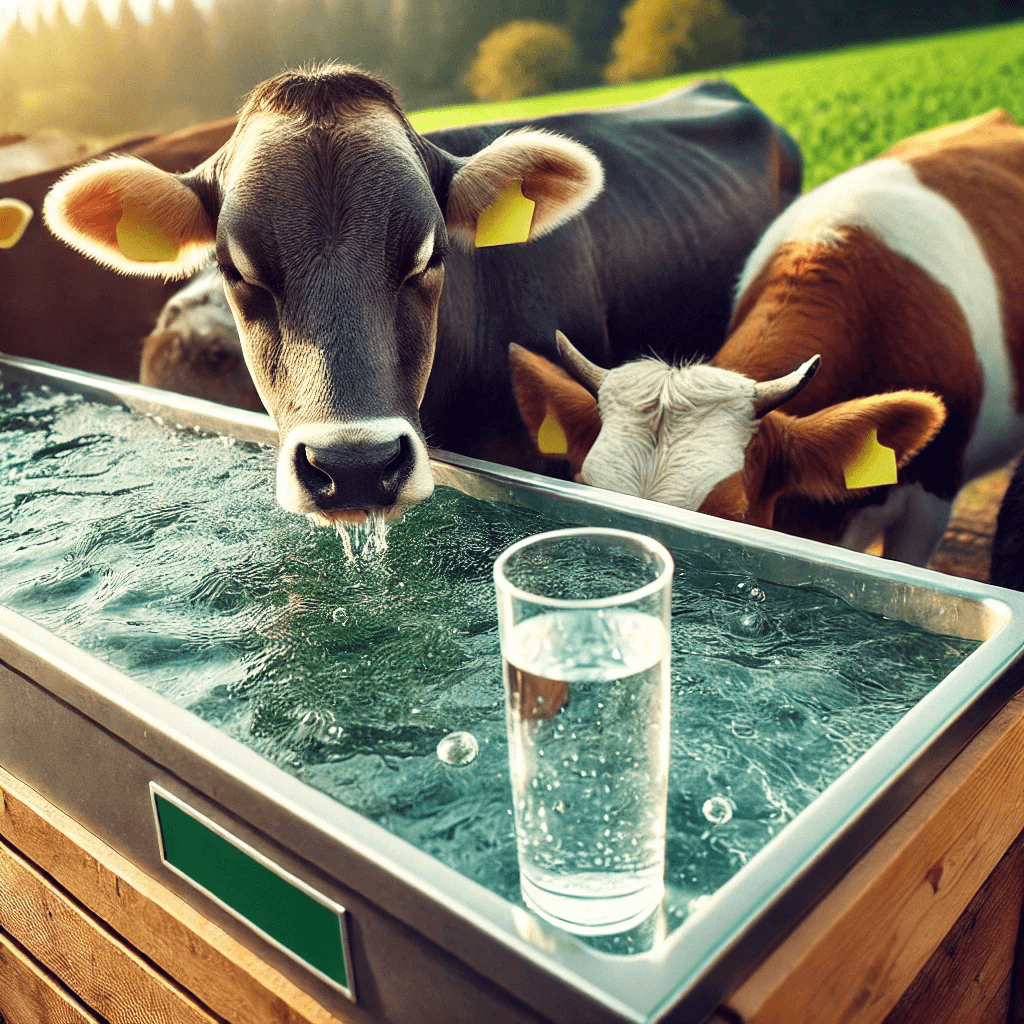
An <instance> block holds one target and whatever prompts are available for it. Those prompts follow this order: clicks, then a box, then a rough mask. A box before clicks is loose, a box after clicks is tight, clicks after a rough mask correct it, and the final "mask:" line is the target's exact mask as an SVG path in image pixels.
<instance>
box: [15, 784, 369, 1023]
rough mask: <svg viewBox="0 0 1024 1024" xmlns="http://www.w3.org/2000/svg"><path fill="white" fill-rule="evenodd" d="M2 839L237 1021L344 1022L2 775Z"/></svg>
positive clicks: (212, 1006)
mask: <svg viewBox="0 0 1024 1024" xmlns="http://www.w3.org/2000/svg"><path fill="white" fill-rule="evenodd" d="M0 836H3V837H4V838H6V839H7V840H8V841H9V842H10V843H11V845H12V846H14V847H15V848H17V849H18V850H19V851H20V852H21V853H22V854H24V855H25V856H26V857H28V858H29V859H30V860H31V861H33V862H34V863H35V864H36V865H38V866H39V867H40V868H42V870H43V871H45V872H46V873H47V874H48V875H49V876H51V877H52V878H53V879H54V880H55V881H56V882H57V883H58V884H59V885H61V886H62V887H63V888H64V889H66V890H67V891H68V892H69V893H71V895H72V896H74V897H75V899H76V900H78V901H80V902H81V903H82V904H83V905H84V906H85V907H87V908H88V909H89V910H90V911H92V913H94V914H95V915H96V916H97V917H98V918H99V919H100V920H102V921H104V922H105V923H106V924H107V925H108V926H109V927H110V928H111V929H113V930H114V931H115V932H116V933H117V934H118V935H120V936H122V937H123V938H124V939H125V940H126V941H127V942H129V943H130V944H131V945H132V946H134V947H135V948H136V949H137V950H139V951H140V952H141V953H143V954H145V956H146V957H148V958H149V959H150V960H152V961H153V963H155V964H157V966H159V967H160V968H161V969H162V970H164V971H166V972H167V974H169V975H170V976H171V977H172V978H174V979H175V980H176V981H178V982H179V983H180V984H181V985H182V986H184V988H186V989H187V990H188V991H189V992H192V993H194V994H195V996H196V997H197V998H198V999H200V1000H201V1001H202V1002H203V1003H204V1004H205V1005H206V1006H208V1007H209V1008H210V1009H211V1010H212V1011H213V1012H215V1013H217V1014H219V1015H220V1016H221V1017H223V1018H224V1019H225V1020H227V1021H230V1022H232V1024H338V1022H339V1018H338V1017H336V1016H334V1015H333V1014H331V1013H330V1012H328V1011H327V1010H326V1009H325V1008H324V1007H322V1006H321V1005H320V1004H319V1003H317V1002H316V1001H315V1000H314V999H312V998H311V997H310V996H309V995H307V994H306V993H305V992H303V991H302V990H301V989H299V988H298V987H297V986H296V985H295V984H294V983H293V982H291V981H289V980H288V979H287V978H286V977H284V976H283V975H281V974H280V973H278V972H277V971H275V970H274V969H273V968H271V967H270V966H268V965H267V964H265V963H264V962H263V961H262V960H260V959H259V957H257V956H256V955H255V954H254V953H252V952H250V951H249V950H248V949H246V948H245V947H244V946H242V945H241V944H240V943H239V942H237V941H236V940H235V939H233V938H232V937H231V936H230V935H228V934H227V933H226V932H225V931H223V929H221V928H220V927H218V926H217V925H215V924H214V923H213V922H211V921H209V920H208V919H207V918H205V917H203V916H202V915H201V914H199V913H198V912H197V911H195V910H194V909H193V908H192V907H190V906H189V905H188V904H187V903H185V902H184V900H181V899H180V898H178V897H177V896H175V895H174V893H172V892H170V890H168V889H167V888H165V887H164V886H162V885H160V883H158V882H156V881H154V880H153V879H152V878H150V877H149V876H148V875H147V874H145V873H144V872H143V871H140V870H139V869H138V868H137V867H135V865H133V864H132V863H131V862H130V861H128V860H126V859H125V858H124V857H121V856H120V855H119V854H118V853H116V852H115V851H114V850H112V849H110V847H109V846H107V845H106V844H105V843H103V842H101V841H100V840H99V839H97V838H96V837H95V836H94V835H93V834H92V833H91V832H89V831H87V830H86V829H84V828H82V826H81V825H79V824H78V823H77V822H76V821H75V820H74V819H73V818H71V817H69V816H68V815H66V814H64V813H63V812H62V811H60V810H59V809H57V808H56V807H54V806H53V805H52V804H50V803H49V802H48V801H46V800H44V799H43V798H42V797H41V796H39V794H38V793H36V792H35V791H34V790H32V789H31V788H29V787H28V786H26V785H25V784H24V783H22V782H21V781H19V780H18V779H16V778H14V776H12V775H10V774H9V773H8V772H5V771H4V770H3V769H2V768H0ZM351 1019H352V1020H356V1019H357V1018H356V1016H355V1014H353V1017H352V1018H351ZM132 1024H139V1022H138V1020H136V1021H134V1022H132ZM146 1024H149V1022H148V1021H147V1022H146Z"/></svg>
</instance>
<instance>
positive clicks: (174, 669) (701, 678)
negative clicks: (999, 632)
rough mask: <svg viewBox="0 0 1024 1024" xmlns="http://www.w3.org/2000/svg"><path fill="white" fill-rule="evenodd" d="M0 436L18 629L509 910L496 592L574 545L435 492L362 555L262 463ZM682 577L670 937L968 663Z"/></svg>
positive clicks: (45, 434)
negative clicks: (237, 748) (247, 754)
mask: <svg viewBox="0 0 1024 1024" xmlns="http://www.w3.org/2000/svg"><path fill="white" fill-rule="evenodd" d="M0 429H2V437H3V441H2V445H0V603H3V604H6V605H8V606H10V607H12V608H14V609H15V610H17V611H18V612H20V613H21V614H23V615H26V616H28V617H29V618H31V619H33V620H35V621H36V622H38V623H40V624H41V625H43V626H45V627H46V628H48V629H50V630H52V631H53V632H54V633H56V634H57V635H58V636H60V637H63V638H64V639H65V640H68V641H70V642H72V643H74V644H77V645H78V646H79V647H82V648H84V649H85V650H87V651H90V652H91V653H93V654H94V655H96V656H98V657H99V658H101V659H103V660H104V661H106V662H108V663H109V664H111V665H113V666H115V667H116V668H118V669H120V670H121V671H123V672H125V673H127V674H128V675H130V676H131V677H132V678H134V679H135V680H137V681H138V682H140V683H142V684H144V685H145V686H147V687H149V688H151V689H152V690H154V691H156V692H158V693H160V694H162V695H163V696H164V697H166V698H167V699H169V700H171V701H173V702H174V703H175V704H177V705H179V706H181V707H184V708H188V709H190V710H191V711H193V712H194V713H195V714H197V715H199V716H200V717H201V718H203V719H205V720H206V721H208V722H211V723H212V724H213V725H215V726H216V727H218V728H219V729H221V730H222V731H223V732H225V733H227V734H228V735H230V736H233V737H235V738H236V739H238V740H239V741H240V742H242V743H244V744H245V745H246V746H248V747H250V748H252V749H254V750H256V751H258V752H259V753H260V754H262V755H263V756H264V757H266V758H268V759H269V760H270V761H272V762H274V763H275V764H277V765H279V766H280V767H281V768H283V769H284V770H286V771H287V772H290V773H292V774H293V775H295V776H297V777H298V778H300V779H302V780H304V781H305V782H307V783H308V784H310V785H312V786H315V787H316V788H318V789H320V790H323V791H325V792H326V793H329V794H330V795H331V796H333V797H335V798H336V799H338V800H339V801H341V802H342V803H343V804H345V805H347V806H348V807H351V808H353V809H354V810H356V811H358V812H359V813H361V814H363V815H364V816H366V817H367V818H369V819H370V820H372V821H375V822H377V823H379V824H380V825H382V826H384V827H385V828H387V829H390V830H391V831H392V832H394V833H396V834H397V835H400V836H402V837H403V838H405V839H406V840H408V841H409V842H411V843H413V844H415V845H416V846H418V847H419V848H420V849H422V850H425V851H427V852H428V853H430V854H432V855H433V856H435V857H436V858H438V859H439V860H441V861H443V862H444V863H445V864H447V865H449V866H450V867H452V868H454V869H456V870H457V871H459V872H461V873H462V874H463V875H465V876H467V877H469V878H472V879H474V880H476V881H477V882H479V883H481V884H482V885H484V886H486V887H488V888H489V889H491V890H493V891H494V892H496V893H498V894H500V895H501V896H503V897H505V898H506V899H509V900H511V901H513V902H518V900H519V875H518V869H517V863H516V850H515V841H514V837H513V825H512V808H511V801H510V793H509V782H508V763H507V746H506V740H505V722H504V704H503V693H502V682H501V660H500V656H499V648H498V636H497V620H496V612H495V598H494V590H493V582H492V576H491V568H492V564H493V561H494V559H495V557H496V556H497V555H498V554H499V553H500V552H501V551H502V550H503V549H504V548H505V547H507V546H508V545H509V544H511V543H512V542H513V541H516V540H518V539H520V538H521V537H525V536H527V535H529V534H533V533H537V532H540V531H543V530H546V529H551V528H553V527H557V526H562V525H565V524H564V523H561V522H553V521H551V520H549V519H546V518H544V517H543V516H541V515H539V514H538V513H536V512H533V511H530V510H527V509H522V508H517V507H514V506H512V505H509V504H504V503H496V502H484V501H479V500H476V499H474V498H470V497H467V496H466V495H464V494H462V493H460V492H458V491H453V490H449V489H444V488H441V489H439V490H438V491H437V492H436V494H435V495H434V497H433V498H432V499H430V500H429V501H426V502H423V503H421V504H420V505H417V506H415V507H414V508H412V509H410V510H408V511H407V512H406V513H405V514H404V515H403V516H402V517H401V519H399V520H398V521H397V522H395V523H393V524H391V525H390V527H389V528H388V530H387V532H386V537H385V534H384V533H383V532H380V533H379V535H378V528H377V527H373V528H371V529H370V530H368V531H364V536H362V537H361V539H360V538H357V543H355V544H354V545H353V544H351V543H346V541H351V538H349V537H347V536H345V535H342V536H339V535H338V534H337V533H335V532H334V531H333V530H328V529H316V528H311V527H310V526H309V524H308V523H306V522H305V520H303V519H302V518H300V517H298V516H293V515H289V514H287V513H285V512H283V511H282V510H280V509H279V508H278V507H277V506H276V504H275V502H274V496H273V475H274V474H273V470H274V459H275V452H274V451H273V450H272V449H270V448H262V447H260V446H257V445H251V444H245V443H240V442H235V441H233V440H231V439H225V438H217V437H208V436H200V435H197V434H195V433H192V432H187V431H179V432H173V431H171V430H169V429H167V428H165V427H163V426H161V425H159V424H157V423H155V422H152V421H150V420H147V419H145V418H141V417H136V416H133V415H131V414H130V413H128V412H126V411H125V410H123V409H121V408H114V407H108V406H104V405H99V404H94V403H90V402H88V401H86V400H84V399H83V398H81V397H79V396H76V395H68V394H64V393H61V392H57V391H50V390H48V389H47V388H45V387H43V388H38V387H36V388H28V387H25V386H22V385H15V384H6V385H4V386H3V389H2V392H0ZM385 541H386V542H385ZM676 564H677V575H676V580H675V586H674V599H673V640H672V642H673V664H672V701H673V716H672V769H671V780H670V795H669V836H668V870H667V875H666V881H667V883H668V891H669V896H668V899H667V903H666V907H667V913H668V926H669V927H670V928H671V927H675V926H677V925H678V924H679V923H681V922H682V921H683V920H684V919H685V917H686V916H687V914H688V913H690V912H691V911H692V910H693V909H694V908H695V907H698V906H700V905H701V903H702V901H703V900H705V899H706V897H707V896H708V894H710V893H713V892H714V891H715V890H716V889H717V888H718V887H719V886H721V885H722V884H723V883H724V882H725V881H726V880H727V879H729V878H730V877H731V876H732V875H733V874H734V873H735V872H736V871H737V870H738V868H739V867H740V866H741V865H742V864H744V863H745V862H746V861H747V860H749V859H750V857H752V856H753V855H754V854H755V853H756V852H757V851H758V850H760V849H761V848H762V847H763V846H764V845H765V844H766V843H767V842H768V841H769V840H770V839H771V838H772V836H774V835H775V834H777V833H778V831H779V830H780V829H782V828H783V827H785V825H786V824H787V822H789V821H790V820H791V819H792V818H793V817H794V816H795V815H796V814H798V813H799V812H800V811H801V810H802V809H803V808H804V807H806V806H807V805H808V803H810V802H811V801H812V800H813V799H814V798H815V797H816V796H817V795H818V794H819V793H820V792H821V791H822V790H823V789H824V788H825V787H826V786H827V785H829V783H831V782H832V781H833V780H835V779H836V778H837V777H838V776H839V775H840V774H841V773H842V772H843V771H844V770H845V769H846V768H847V767H848V766H849V765H851V764H852V763H853V762H854V761H855V760H856V759H857V758H858V757H859V756H860V755H861V754H862V753H863V752H864V751H866V750H867V749H868V748H869V747H870V746H871V744H872V743H874V742H875V741H876V740H877V739H878V738H879V737H880V736H881V735H882V734H883V733H885V731H886V730H887V729H889V728H890V727H891V726H892V725H893V724H894V723H896V722H897V721H898V720H899V719H900V718H901V717H902V716H903V715H904V714H905V713H906V712H907V711H908V710H909V709H910V708H911V707H912V706H913V705H914V704H915V703H916V702H917V701H918V700H919V699H920V698H921V697H922V696H924V695H925V694H926V693H928V691H929V690H930V689H931V688H932V687H933V686H934V685H935V684H936V683H937V682H938V681H939V680H941V679H942V678H944V677H945V676H946V675H947V674H948V673H949V672H950V671H951V670H952V669H953V668H954V667H955V666H956V665H957V664H959V663H960V662H961V661H962V660H963V659H964V658H965V657H966V656H967V655H968V654H969V653H970V652H971V651H972V650H974V649H975V647H976V646H977V644H976V643H974V642H972V641H967V640H961V639H957V638H951V637H944V636H937V635H934V634H931V633H927V632H925V631H924V630H922V629H919V628H917V627H915V626H912V625H908V624H906V623H903V622H898V621H892V620H887V619H884V618H881V617H879V616H876V615H871V614H868V613H865V612H862V611H857V610H854V609H852V608H850V607H848V606H847V605H845V604H844V603H843V602H842V601H841V600H840V599H838V598H836V597H833V596H831V595H829V594H827V593H824V592H822V591H820V590H816V589H814V588H813V587H803V588H787V587H780V586H776V585H773V584H771V583H769V582H766V581H763V580H756V579H753V578H751V577H749V576H744V575H736V574H732V573H724V572H721V571H720V570H719V569H718V567H716V565H715V564H714V563H713V562H712V561H711V560H710V559H707V558H704V557H694V556H689V555H686V554H685V553H680V552H676ZM453 734H454V735H453ZM634 939H635V937H633V936H628V935H627V936H617V937H615V938H613V939H609V940H606V943H607V945H606V948H608V949H615V950H619V951H628V950H629V949H631V948H633V947H632V946H631V945H630V944H631V943H632V942H633V941H634ZM635 941H637V942H642V941H646V940H644V939H642V937H641V938H640V939H635Z"/></svg>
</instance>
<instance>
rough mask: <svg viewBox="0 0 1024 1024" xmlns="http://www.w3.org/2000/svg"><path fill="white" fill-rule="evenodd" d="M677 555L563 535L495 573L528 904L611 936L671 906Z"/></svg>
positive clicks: (639, 543)
mask: <svg viewBox="0 0 1024 1024" xmlns="http://www.w3.org/2000/svg"><path fill="white" fill-rule="evenodd" d="M672 572H673V563H672V556H671V555H670V554H669V553H668V551H667V550H666V549H665V547H664V546H663V545H662V544H660V543H658V541H656V540H652V539H651V538H650V537H643V536H640V535H638V534H634V533H628V532H626V531H624V530H611V529H601V528H580V529H570V530H556V531H554V532H552V533H543V534H539V535H538V536H535V537H528V538H527V539H526V540H522V541H520V542H519V543H518V544H513V545H512V547H510V548H508V550H506V551H505V552H503V553H502V555H501V556H500V557H499V558H498V560H497V561H496V562H495V564H494V583H495V588H496V591H497V597H498V625H499V631H500V636H501V653H502V662H503V666H504V679H505V713H506V720H507V724H508V738H509V769H510V772H511V777H512V799H513V804H514V807H515V824H516V839H517V845H518V852H519V874H520V886H521V889H522V894H523V899H524V901H525V902H526V904H527V906H529V907H530V908H531V909H532V910H534V911H535V912H536V913H537V914H539V915H540V916H541V917H543V918H544V919H545V920H547V921H550V922H552V923H553V924H556V925H558V926H559V927H561V928H564V929H565V930H567V931H572V932H576V933H577V934H585V935H606V934H612V933H615V932H620V931H625V930H626V929H629V928H632V927H634V926H635V925H637V924H639V923H640V922H642V921H643V920H645V919H646V918H647V917H648V916H649V915H650V914H651V912H652V911H653V910H654V909H655V908H656V907H657V906H658V904H659V902H660V901H661V897H662V893H663V889H664V874H665V811H666V801H667V796H668V762H669V658H670V644H669V636H670V633H669V630H670V609H671V597H672Z"/></svg>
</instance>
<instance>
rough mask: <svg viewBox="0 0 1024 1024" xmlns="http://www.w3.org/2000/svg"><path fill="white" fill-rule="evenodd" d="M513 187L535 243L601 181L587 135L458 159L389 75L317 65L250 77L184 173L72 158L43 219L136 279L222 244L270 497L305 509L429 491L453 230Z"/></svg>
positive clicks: (355, 515) (504, 141)
mask: <svg viewBox="0 0 1024 1024" xmlns="http://www.w3.org/2000/svg"><path fill="white" fill-rule="evenodd" d="M514 182H520V183H521V189H522V193H523V195H524V196H525V197H526V198H528V199H531V200H534V201H535V202H536V207H535V211H534V216H533V221H532V224H531V227H530V233H529V238H530V239H531V240H532V239H534V238H537V237H539V236H541V235H544V234H546V233H547V232H549V231H551V230H553V229H554V228H555V227H557V226H559V225H560V224H561V223H563V222H564V221H565V220H567V219H569V218H571V217H573V216H575V215H576V214H577V213H578V212H580V211H581V210H582V209H583V208H584V207H585V206H586V205H587V204H588V203H589V202H590V201H591V200H592V199H593V198H594V197H595V196H596V195H597V193H598V192H599V191H600V189H601V187H602V184H603V173H602V170H601V165H600V163H599V161H598V160H597V158H596V157H594V156H593V154H592V153H590V151H589V150H587V149H585V148H584V147H583V146H580V145H579V144H577V143H575V142H572V141H571V140H569V139H564V138H561V137H558V136H554V135H550V134H547V133H543V132H538V131H524V132H520V133H513V134H510V135H506V136H503V137H502V138H499V139H498V140H496V141H495V142H494V143H492V144H491V145H490V146H488V147H486V148H485V149H483V150H481V151H480V152H478V153H476V154H474V155H472V156H470V157H455V156H453V155H451V154H448V153H445V152H443V151H442V150H440V149H438V148H437V147H435V146H433V145H432V144H431V143H430V142H429V141H427V140H426V139H424V138H422V137H420V136H419V135H417V133H416V132H415V131H414V130H413V128H412V127H411V126H410V124H409V122H408V121H407V119H406V118H405V115H404V114H403V113H402V111H401V109H400V108H399V106H398V104H397V101H396V99H395V97H394V95H393V93H392V92H391V90H390V88H389V87H388V86H387V84H386V83H384V82H382V81H381V80H379V79H377V78H375V77H373V76H370V75H367V74H365V73H363V72H361V71H357V70H355V69H353V68H346V67H341V66H337V65H327V66H323V67H319V68H313V69H310V70H303V71H294V72H285V73H283V74H281V75H278V76H276V77H275V78H273V79H271V80H269V81H268V82H265V83H263V84H262V85H261V86H258V87H257V88H256V89H255V90H254V91H253V93H252V94H251V95H250V97H249V99H248V100H247V102H246V104H245V107H244V108H243V110H242V113H241V115H240V117H239V121H238V126H237V128H236V130H235V133H234V135H233V136H232V137H231V139H230V140H229V141H228V142H227V143H226V144H225V145H224V146H223V147H222V148H221V149H220V150H219V151H218V152H217V153H215V154H214V155H213V156H212V157H210V159H209V160H207V161H206V162H204V163H203V164H201V165H200V166H199V167H197V168H195V169H194V170H193V171H191V172H189V173H188V174H183V175H173V174H167V173H164V172H163V171H160V170H158V169H157V168H155V167H152V166H150V165H148V164H145V163H143V162H141V161H138V160H135V159H133V158H127V157H119V158H113V159H109V160H102V161H98V162H95V163H92V164H87V165H85V166H83V167H81V168H77V169H75V170H74V171H72V172H71V173H69V174H68V175H67V176H66V177H65V178H63V179H62V180H61V181H60V182H58V183H57V185H55V186H54V188H53V189H52V191H51V192H50V194H49V196H48V197H47V201H46V205H45V210H44V214H45V217H46V220H47V223H48V224H49V226H50V228H51V229H52V230H53V231H54V233H55V234H57V235H58V236H59V237H61V238H62V239H64V240H65V241H66V242H68V243H69V244H71V245H73V246H75V247H76V248H78V249H79V250H81V251H82V252H84V253H86V254H87V255H89V256H92V257H93V258H95V259H97V260H99V261H100V262H102V263H105V264H106V265H108V266H111V267H114V268H116V269H118V270H121V271H124V272H126V273H132V274H150V275H155V276H165V277H184V276H186V275H189V274H191V273H193V272H195V271H196V270H197V269H199V268H200V267H202V266H203V265H205V264H206V263H207V262H209V260H210V259H211V258H215V259H216V262H217V265H218V266H219V268H220V271H221V274H222V276H223V280H224V287H225V291H226V293H227V297H228V301H229V303H230V305H231V309H232V312H233V314H234V317H235V320H236V321H237V324H238V328H239V334H240V336H241V341H242V348H243V351H244V353H245V359H246V362H247V364H248V367H249V370H250V372H251V374H252V377H253V380H254V382H255V384H256V387H257V389H258V391H259V394H260V397H261V398H262V400H263V403H264V405H265V406H266V408H267V410H268V411H269V412H270V413H271V415H272V416H273V417H274V420H275V421H276V423H277V427H278V431H279V433H280V440H281V448H280V454H279V460H278V470H277V495H278V500H279V501H280V503H281V504H282V505H283V506H284V507H285V508H286V509H289V510H291V511H294V512H300V513H305V514H307V515H309V516H310V517H311V518H313V519H314V520H316V521H318V522H323V523H332V522H338V521H352V520H354V521H360V520H362V519H363V518H364V517H365V515H366V514H367V513H369V512H373V513H381V514H384V515H390V514H394V513H397V511H399V510H400V509H401V507H402V506H404V505H407V504H409V503H410V502H413V501H416V500H419V499H421V498H423V497H425V496H427V495H428V494H430V492H431V490H432V488H433V480H432V477H431V473H430V469H429V465H428V461H427V451H426V442H425V438H424V435H423V430H422V428H421V426H420V420H419V406H420V403H421V401H422V399H423V394H424V390H425V388H426V384H427V378H428V375H429V373H430V369H431V365H432V361H433V357H434V346H435V340H436V335H437V313H438V301H439V298H440V294H441V288H442V285H443V282H444V275H445V254H446V251H447V250H448V247H449V244H450V242H449V240H450V238H455V239H461V240H463V241H464V242H467V243H469V244H471V243H472V239H473V238H474V232H475V228H476V222H477V218H478V217H479V215H480V214H481V213H482V212H483V211H484V210H486V209H487V208H488V207H490V206H491V205H492V204H494V202H495V200H496V199H497V198H498V196H499V195H501V194H502V192H503V191H504V190H505V189H506V188H507V187H509V186H510V185H512V184H513V183H514Z"/></svg>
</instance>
